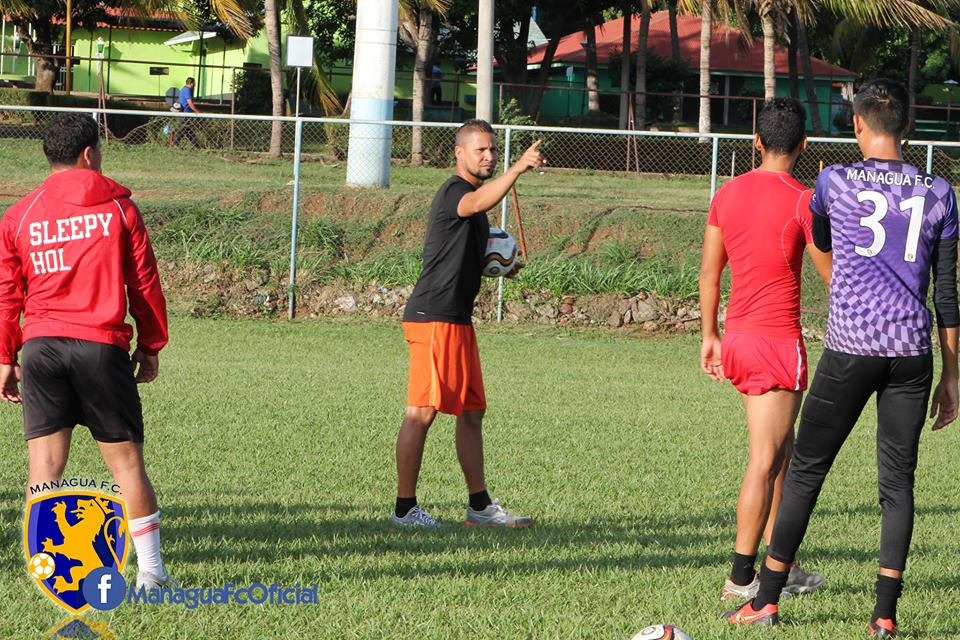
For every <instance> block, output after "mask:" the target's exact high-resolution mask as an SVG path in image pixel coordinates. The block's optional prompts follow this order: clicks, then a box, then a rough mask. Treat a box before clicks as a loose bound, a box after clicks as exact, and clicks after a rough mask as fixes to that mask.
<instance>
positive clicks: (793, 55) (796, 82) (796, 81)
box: [787, 9, 800, 100]
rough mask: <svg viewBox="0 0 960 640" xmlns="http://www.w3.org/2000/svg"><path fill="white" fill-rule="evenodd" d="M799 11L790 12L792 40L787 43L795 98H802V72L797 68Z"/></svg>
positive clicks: (789, 34) (789, 35)
mask: <svg viewBox="0 0 960 640" xmlns="http://www.w3.org/2000/svg"><path fill="white" fill-rule="evenodd" d="M797 20H799V17H798V16H797V11H796V9H794V10H793V11H791V12H790V24H789V25H787V28H788V29H789V31H788V32H787V36H788V37H789V39H790V42H788V43H787V67H788V69H789V72H788V73H789V78H790V97H791V98H793V99H794V100H799V99H800V73H799V71H798V70H797Z"/></svg>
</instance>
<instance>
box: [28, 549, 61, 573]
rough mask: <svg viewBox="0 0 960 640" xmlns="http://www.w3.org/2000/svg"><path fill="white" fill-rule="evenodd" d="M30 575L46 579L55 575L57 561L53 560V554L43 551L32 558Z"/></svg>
mask: <svg viewBox="0 0 960 640" xmlns="http://www.w3.org/2000/svg"><path fill="white" fill-rule="evenodd" d="M29 567H30V575H31V576H33V577H34V578H36V579H37V580H46V579H47V578H49V577H50V576H52V575H53V572H54V570H55V569H56V568H57V563H56V562H54V561H53V556H51V555H50V554H49V553H43V552H42V551H41V552H40V553H38V554H36V555H35V556H33V557H32V558H30V563H29Z"/></svg>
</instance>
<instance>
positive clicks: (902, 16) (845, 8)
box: [793, 0, 960, 120]
mask: <svg viewBox="0 0 960 640" xmlns="http://www.w3.org/2000/svg"><path fill="white" fill-rule="evenodd" d="M793 1H796V0H793ZM820 2H821V3H822V5H823V6H824V7H825V8H826V9H828V10H829V11H831V12H833V13H834V14H836V15H838V16H844V17H846V18H849V19H852V20H855V21H856V22H858V23H860V24H862V25H868V26H876V27H882V28H891V27H893V28H901V29H909V30H910V65H909V69H908V72H907V78H908V87H907V89H908V90H909V92H910V109H911V120H913V119H914V116H915V113H914V106H913V105H914V103H915V102H916V78H917V65H918V63H919V57H920V56H919V52H920V31H921V30H926V31H937V32H950V33H951V34H952V36H953V37H954V38H956V36H957V25H956V24H955V23H954V22H952V21H951V20H950V18H949V17H948V16H950V15H951V13H950V12H951V11H952V10H953V11H955V10H957V9H960V0H820Z"/></svg>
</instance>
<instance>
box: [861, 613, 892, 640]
mask: <svg viewBox="0 0 960 640" xmlns="http://www.w3.org/2000/svg"><path fill="white" fill-rule="evenodd" d="M867 626H868V627H869V629H870V635H871V636H874V637H876V638H896V637H897V625H896V623H895V622H894V621H893V620H891V619H890V618H877V619H876V620H874V621H873V622H871V623H870V624H869V625H867Z"/></svg>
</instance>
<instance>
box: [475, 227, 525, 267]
mask: <svg viewBox="0 0 960 640" xmlns="http://www.w3.org/2000/svg"><path fill="white" fill-rule="evenodd" d="M516 262H517V243H516V242H514V240H513V238H512V237H510V234H509V233H507V232H506V231H504V230H503V229H498V228H497V227H490V235H489V237H488V238H487V252H486V253H485V254H484V256H483V275H485V276H489V277H491V278H499V277H500V276H505V275H507V274H508V273H510V270H511V269H513V265H514V264H516Z"/></svg>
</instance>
